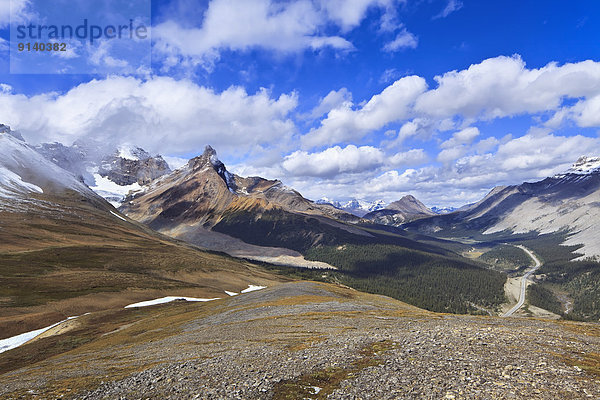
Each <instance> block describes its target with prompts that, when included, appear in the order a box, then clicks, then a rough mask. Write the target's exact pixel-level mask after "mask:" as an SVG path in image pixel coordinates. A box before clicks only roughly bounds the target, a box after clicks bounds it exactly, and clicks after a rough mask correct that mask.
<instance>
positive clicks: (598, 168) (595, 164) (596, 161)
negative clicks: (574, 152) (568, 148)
mask: <svg viewBox="0 0 600 400" xmlns="http://www.w3.org/2000/svg"><path fill="white" fill-rule="evenodd" d="M597 172H600V157H586V156H583V157H579V159H578V160H577V161H576V162H575V163H574V164H573V166H572V167H571V168H569V169H568V170H567V171H566V172H565V173H564V174H559V175H556V177H557V178H562V177H565V176H567V175H589V174H593V173H597Z"/></svg>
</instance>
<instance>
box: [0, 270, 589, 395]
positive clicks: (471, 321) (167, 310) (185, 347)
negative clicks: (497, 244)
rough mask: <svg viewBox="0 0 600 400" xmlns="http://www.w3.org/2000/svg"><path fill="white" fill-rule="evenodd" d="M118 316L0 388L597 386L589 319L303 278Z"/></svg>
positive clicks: (569, 389) (216, 390)
mask: <svg viewBox="0 0 600 400" xmlns="http://www.w3.org/2000/svg"><path fill="white" fill-rule="evenodd" d="M86 318H87V319H86ZM91 318H93V315H90V316H83V317H81V321H80V323H81V324H86V323H87V324H90V323H91V322H92V321H93V320H92V319H91ZM119 318H120V319H119V321H120V322H119V323H120V324H121V325H120V326H116V327H115V326H113V327H111V331H110V332H107V333H105V334H102V335H97V337H95V338H94V339H93V340H91V341H89V342H88V343H87V344H83V345H82V346H80V347H78V348H76V349H74V350H71V351H68V352H66V353H64V354H60V355H57V356H54V357H52V358H49V359H46V360H43V361H40V362H37V363H35V364H33V365H29V366H27V367H24V368H21V369H18V370H14V371H10V372H5V373H3V374H2V375H0V397H1V398H6V399H10V398H15V399H16V398H55V397H58V396H64V398H81V399H117V398H126V399H145V398H152V399H192V398H201V399H250V398H251V399H286V398H290V399H296V398H313V399H324V398H329V399H351V398H362V399H398V398H406V399H417V398H432V399H441V398H446V399H453V398H456V399H460V398H465V399H484V398H486V399H489V398H493V399H520V398H529V399H556V398H561V399H574V398H600V375H598V374H599V373H600V356H599V353H600V326H598V325H597V324H586V323H573V322H564V321H548V320H535V319H521V318H497V317H474V316H459V315H445V314H436V313H430V312H426V311H423V310H420V309H417V308H415V307H412V306H409V305H406V304H404V303H401V302H398V301H395V300H392V299H390V298H387V297H383V296H374V295H369V294H364V293H360V292H357V291H354V290H351V289H348V288H345V287H339V286H334V285H327V284H318V283H311V282H295V283H286V284H281V285H278V286H275V287H271V288H268V289H264V290H261V291H257V292H252V293H248V294H245V295H244V296H235V297H232V298H228V299H224V300H218V301H215V302H210V303H201V304H200V303H169V304H166V305H160V306H156V307H148V308H146V309H143V310H125V311H121V314H120V317H119ZM115 328H116V329H115ZM95 329H97V332H96V334H97V333H98V332H100V331H102V329H101V327H100V325H98V327H96V328H95ZM69 334H71V335H75V334H76V332H74V331H71V332H70V333H68V334H65V335H64V338H63V339H62V340H69V336H68V335H69ZM44 340H48V339H42V340H39V341H37V343H38V344H37V345H38V346H40V345H43V343H44ZM28 346H31V345H25V346H23V347H22V348H19V349H15V350H11V351H8V352H6V353H3V354H0V364H1V363H2V361H3V358H5V357H9V356H11V353H12V357H22V356H24V355H26V354H27V351H28ZM29 351H31V349H30V350H29ZM18 352H24V353H18ZM5 361H6V360H5ZM4 367H5V368H6V365H5V364H4ZM317 392H318V393H317Z"/></svg>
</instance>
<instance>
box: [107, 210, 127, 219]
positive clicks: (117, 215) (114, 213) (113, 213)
mask: <svg viewBox="0 0 600 400" xmlns="http://www.w3.org/2000/svg"><path fill="white" fill-rule="evenodd" d="M110 213H111V214H112V215H114V216H115V217H117V218H119V219H120V220H123V221H125V222H127V220H126V219H125V218H123V217H121V216H120V215H119V214H117V213H116V212H113V211H111V212H110Z"/></svg>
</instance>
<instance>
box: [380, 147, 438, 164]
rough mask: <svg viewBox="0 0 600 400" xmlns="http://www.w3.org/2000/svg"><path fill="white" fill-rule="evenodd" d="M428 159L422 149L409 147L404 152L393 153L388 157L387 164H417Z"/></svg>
mask: <svg viewBox="0 0 600 400" xmlns="http://www.w3.org/2000/svg"><path fill="white" fill-rule="evenodd" d="M427 160H428V157H427V154H426V153H425V150H423V149H411V150H408V151H405V152H400V153H396V154H394V155H393V156H392V157H390V158H389V160H388V161H389V164H390V165H391V166H394V167H400V166H407V165H410V166H413V165H419V164H422V163H424V162H426V161H427Z"/></svg>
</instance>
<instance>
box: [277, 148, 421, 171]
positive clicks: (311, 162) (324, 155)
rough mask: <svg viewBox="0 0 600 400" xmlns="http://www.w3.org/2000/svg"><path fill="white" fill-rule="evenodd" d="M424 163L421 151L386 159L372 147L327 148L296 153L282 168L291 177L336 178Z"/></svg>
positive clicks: (407, 152)
mask: <svg viewBox="0 0 600 400" xmlns="http://www.w3.org/2000/svg"><path fill="white" fill-rule="evenodd" d="M425 161H427V155H426V154H425V151H424V150H423V149H412V150H409V151H405V152H399V153H396V154H393V155H391V156H387V155H386V154H385V153H384V152H383V151H382V150H380V149H378V148H375V147H372V146H361V147H357V146H354V145H349V146H346V147H344V148H342V147H340V146H335V147H330V148H328V149H326V150H324V151H321V152H317V153H308V152H306V151H300V150H299V151H296V152H294V153H292V154H290V155H289V156H287V157H285V159H284V161H283V163H282V164H281V165H282V167H283V169H284V170H285V172H287V173H288V174H289V175H290V176H294V177H299V176H306V177H319V178H325V179H333V178H338V177H339V175H341V174H360V173H365V172H366V173H374V172H376V171H377V170H379V169H381V168H384V167H387V168H397V167H400V166H406V165H415V164H421V163H423V162H425Z"/></svg>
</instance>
